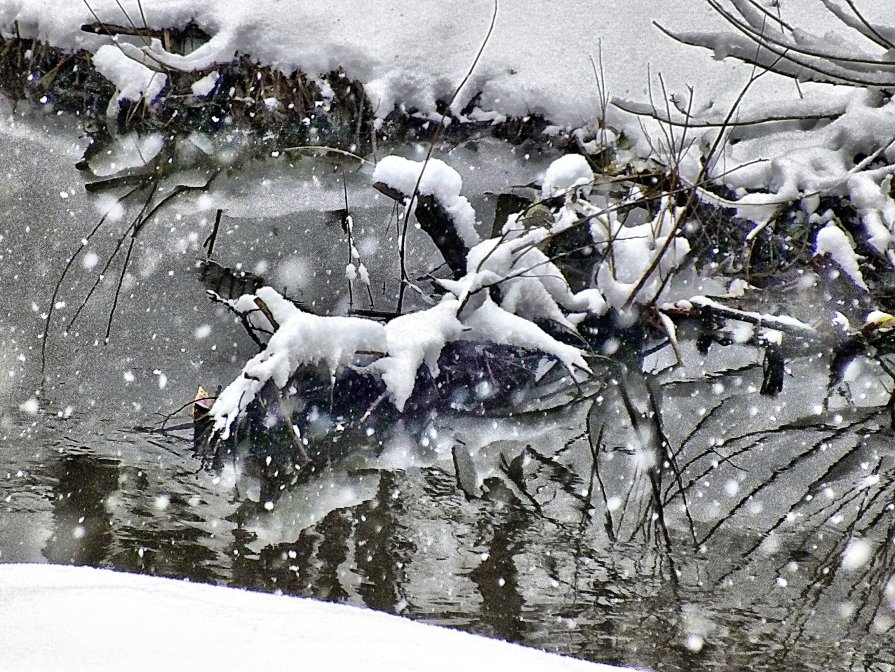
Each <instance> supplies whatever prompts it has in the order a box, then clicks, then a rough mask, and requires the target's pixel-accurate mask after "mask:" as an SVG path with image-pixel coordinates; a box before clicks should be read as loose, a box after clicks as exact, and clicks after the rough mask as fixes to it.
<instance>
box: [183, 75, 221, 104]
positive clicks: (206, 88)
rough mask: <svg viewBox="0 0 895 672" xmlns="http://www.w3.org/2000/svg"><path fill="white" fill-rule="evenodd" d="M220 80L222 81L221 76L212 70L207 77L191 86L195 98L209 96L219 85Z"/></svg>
mask: <svg viewBox="0 0 895 672" xmlns="http://www.w3.org/2000/svg"><path fill="white" fill-rule="evenodd" d="M218 79H220V75H219V74H218V71H217V70H212V71H211V72H209V73H208V74H207V75H205V76H204V77H202V78H201V79H197V80H196V81H195V82H193V84H192V85H191V86H190V90H191V91H192V92H193V95H194V96H199V97H200V98H202V97H205V96H207V95H208V94H209V93H211V92H212V91H214V87H215V84H217V83H218Z"/></svg>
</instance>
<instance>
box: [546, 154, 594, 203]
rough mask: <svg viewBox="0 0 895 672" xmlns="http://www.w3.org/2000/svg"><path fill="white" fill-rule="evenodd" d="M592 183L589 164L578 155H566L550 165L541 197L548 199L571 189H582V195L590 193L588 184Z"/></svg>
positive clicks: (592, 174)
mask: <svg viewBox="0 0 895 672" xmlns="http://www.w3.org/2000/svg"><path fill="white" fill-rule="evenodd" d="M593 181H594V173H593V171H592V170H591V168H590V164H589V163H588V162H587V159H585V158H584V157H583V156H581V155H580V154H566V155H565V156H563V157H560V158H559V159H557V160H556V161H554V162H553V163H551V164H550V167H549V168H548V169H547V173H546V174H545V175H544V183H543V185H542V186H541V196H542V197H543V198H550V197H551V196H556V195H557V194H563V193H566V192H569V191H571V190H572V188H573V187H583V188H582V190H581V191H582V193H583V194H584V195H585V196H586V195H587V194H588V193H590V188H589V186H590V184H591V183H592V182H593Z"/></svg>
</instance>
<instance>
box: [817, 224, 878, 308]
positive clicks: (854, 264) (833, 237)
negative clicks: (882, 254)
mask: <svg viewBox="0 0 895 672" xmlns="http://www.w3.org/2000/svg"><path fill="white" fill-rule="evenodd" d="M814 254H816V255H817V254H826V255H829V257H830V258H831V259H832V260H833V261H835V262H836V263H837V264H838V265H839V268H841V269H842V270H843V271H845V273H846V275H848V277H850V278H851V279H852V282H854V283H855V284H856V285H857V286H858V287H860V288H861V289H863V290H864V291H865V292H866V291H867V284H866V283H865V282H864V276H863V275H862V274H861V266H860V264H859V263H858V257H857V255H856V254H855V250H854V245H853V243H852V241H851V240H849V238H848V236H847V235H846V234H845V231H843V230H842V229H840V228H839V227H838V226H837V225H836V224H835V223H833V222H830V223H829V224H827V225H826V226H825V227H824V228H822V229H821V230H820V231H818V232H817V238H816V240H815V244H814Z"/></svg>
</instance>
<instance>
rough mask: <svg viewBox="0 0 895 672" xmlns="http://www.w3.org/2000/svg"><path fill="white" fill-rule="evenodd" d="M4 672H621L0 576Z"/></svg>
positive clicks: (178, 586) (226, 599)
mask: <svg viewBox="0 0 895 672" xmlns="http://www.w3.org/2000/svg"><path fill="white" fill-rule="evenodd" d="M0 621H2V623H3V629H2V635H0V639H2V642H3V645H2V648H3V653H2V665H3V669H4V670H22V671H24V670H29V671H31V670H35V671H36V670H47V671H48V670H60V671H61V670H65V671H66V672H78V671H80V670H90V671H91V672H105V671H107V670H108V671H112V670H114V671H115V672H117V671H119V670H131V671H133V672H139V671H141V670H147V671H148V670H153V671H154V670H217V671H219V672H227V671H229V670H255V669H258V670H265V669H269V670H274V669H283V670H285V669H308V670H320V671H327V670H332V671H336V670H368V671H369V672H377V671H378V670H383V671H385V670H388V671H389V672H392V671H393V670H408V671H409V670H415V671H419V672H440V671H444V672H448V671H449V672H455V670H458V669H469V670H478V669H493V670H500V669H508V670H514V672H525V671H527V670H531V671H533V672H534V671H537V672H552V671H553V670H556V671H557V672H558V671H560V670H569V671H572V670H580V671H581V672H588V671H590V672H619V670H621V669H622V668H617V667H612V666H609V665H600V664H594V663H588V662H585V661H580V660H574V659H571V658H562V657H560V656H556V655H552V654H548V653H545V652H543V651H538V650H535V649H526V648H523V647H521V646H517V645H514V644H507V643H505V642H499V641H495V640H489V639H485V638H484V637H478V636H475V635H471V634H467V633H463V632H458V631H452V630H447V629H445V628H439V627H435V626H430V625H424V624H421V623H415V622H412V621H410V620H407V619H404V618H400V617H396V616H390V615H387V614H383V613H379V612H374V611H369V610H366V609H360V608H357V607H352V606H347V605H338V604H330V603H325V602H317V601H314V600H309V599H303V598H295V597H283V596H276V595H268V594H261V593H251V592H248V591H243V590H236V589H232V588H224V587H219V586H209V585H202V584H194V583H187V582H184V581H175V580H172V579H163V578H157V577H149V576H142V575H136V574H121V573H117V572H112V571H109V570H101V569H93V568H89V567H69V566H55V565H15V564H8V565H0Z"/></svg>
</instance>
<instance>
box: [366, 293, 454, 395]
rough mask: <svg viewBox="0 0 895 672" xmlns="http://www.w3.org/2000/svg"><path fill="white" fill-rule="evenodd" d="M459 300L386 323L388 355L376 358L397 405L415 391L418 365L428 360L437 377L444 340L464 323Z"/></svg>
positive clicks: (446, 301)
mask: <svg viewBox="0 0 895 672" xmlns="http://www.w3.org/2000/svg"><path fill="white" fill-rule="evenodd" d="M459 308H460V302H459V301H457V300H456V299H453V298H452V299H447V300H445V301H443V302H442V303H440V304H438V305H437V306H435V307H433V308H430V309H428V310H421V311H419V312H416V313H410V314H407V315H402V316H400V317H397V318H395V319H393V320H392V321H391V322H389V323H388V324H386V325H385V334H386V341H387V343H388V356H387V357H383V358H382V359H379V360H377V361H376V362H374V364H373V367H374V368H375V369H376V370H378V371H379V372H380V373H381V375H382V381H383V382H384V383H385V385H386V387H387V388H388V390H389V393H390V394H391V395H392V399H393V401H394V404H395V408H397V409H398V410H399V411H403V410H404V404H406V403H407V400H408V399H409V398H410V395H411V394H413V388H414V383H415V381H416V372H417V369H419V367H420V366H421V365H422V364H423V363H424V362H425V364H426V366H427V367H428V369H429V371H430V373H431V374H432V377H433V378H437V377H438V373H439V370H438V357H439V355H441V350H442V348H444V345H445V343H447V342H448V341H450V340H454V339H456V338H457V337H458V336H460V334H461V333H462V332H463V329H464V325H463V324H462V323H461V322H460V320H458V319H457V310H458V309H459Z"/></svg>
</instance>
